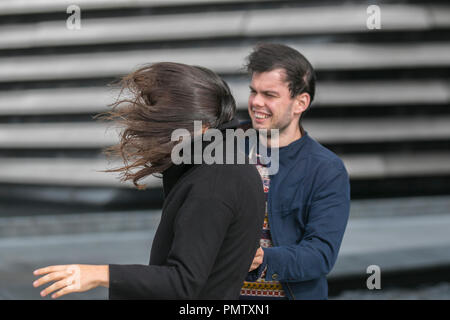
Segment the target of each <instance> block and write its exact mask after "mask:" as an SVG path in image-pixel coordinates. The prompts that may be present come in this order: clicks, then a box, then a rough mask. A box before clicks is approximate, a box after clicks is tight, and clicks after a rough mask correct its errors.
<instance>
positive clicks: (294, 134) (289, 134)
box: [267, 126, 304, 148]
mask: <svg viewBox="0 0 450 320" xmlns="http://www.w3.org/2000/svg"><path fill="white" fill-rule="evenodd" d="M303 135H304V130H303V127H302V126H295V128H293V129H291V130H289V128H286V129H285V130H283V131H280V132H279V139H278V146H277V147H278V148H281V147H285V146H287V145H289V144H291V143H292V142H294V141H296V140H298V139H300V138H301V137H303ZM267 140H268V141H267V146H268V147H271V146H272V142H271V138H270V137H268V139H267Z"/></svg>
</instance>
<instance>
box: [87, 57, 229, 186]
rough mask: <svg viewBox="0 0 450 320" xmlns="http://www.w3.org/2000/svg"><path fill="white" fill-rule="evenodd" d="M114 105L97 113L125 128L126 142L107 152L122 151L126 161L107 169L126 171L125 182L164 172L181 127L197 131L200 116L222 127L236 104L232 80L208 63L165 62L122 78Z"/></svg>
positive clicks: (208, 123)
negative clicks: (174, 136) (195, 123)
mask: <svg viewBox="0 0 450 320" xmlns="http://www.w3.org/2000/svg"><path fill="white" fill-rule="evenodd" d="M120 85H121V90H120V94H119V97H118V98H117V100H116V101H115V102H114V103H113V104H112V105H111V107H112V109H111V110H110V111H108V112H104V113H101V114H99V115H97V116H95V118H100V119H101V120H107V121H112V122H113V123H114V124H116V125H118V126H119V127H120V128H122V129H123V130H122V131H121V134H120V142H119V144H117V145H114V146H111V147H108V148H106V149H105V150H104V153H105V154H107V155H110V156H111V155H112V156H119V157H121V158H122V160H123V161H124V166H122V167H120V168H117V169H110V170H104V171H103V172H120V173H121V174H122V177H121V181H127V180H132V181H133V184H134V185H135V186H136V187H137V188H138V189H145V185H139V184H138V181H139V180H140V179H142V178H144V177H146V176H148V175H151V174H154V173H162V172H163V171H164V170H166V169H167V168H169V167H170V166H171V165H172V161H171V152H172V148H173V147H174V146H175V145H176V144H177V143H179V142H180V141H171V136H172V132H173V131H174V130H175V129H187V130H188V131H189V132H190V133H191V135H193V134H194V132H193V130H194V121H195V120H197V121H202V124H203V125H204V126H206V127H208V128H216V127H218V126H219V125H221V124H222V123H225V122H227V121H230V120H231V119H232V118H233V117H234V115H235V112H236V104H235V101H234V98H233V96H232V95H231V92H230V89H229V87H228V85H227V84H226V83H225V82H224V81H223V80H222V79H221V78H220V77H219V76H218V75H217V74H215V73H214V72H212V71H211V70H208V69H206V68H203V67H198V66H190V65H185V64H181V63H173V62H160V63H155V64H151V65H148V66H145V67H143V68H140V69H138V70H136V71H134V72H132V73H130V74H129V75H127V76H125V77H123V78H122V80H121V81H120Z"/></svg>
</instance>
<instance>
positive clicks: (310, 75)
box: [246, 43, 316, 103]
mask: <svg viewBox="0 0 450 320" xmlns="http://www.w3.org/2000/svg"><path fill="white" fill-rule="evenodd" d="M246 68H247V71H248V72H249V73H250V74H253V73H255V72H257V73H260V72H268V71H272V70H275V69H283V70H284V71H285V72H286V82H287V83H288V87H289V91H290V93H291V97H292V98H294V97H296V96H297V95H299V94H301V93H304V92H306V93H308V94H309V95H310V97H311V102H312V101H313V99H314V93H315V91H316V74H315V72H314V69H313V67H312V65H311V64H310V63H309V61H308V60H306V58H305V57H304V56H303V55H302V54H301V53H300V52H298V51H297V50H295V49H292V48H291V47H288V46H286V45H283V44H275V43H261V44H258V45H257V46H256V47H255V48H254V50H253V52H252V53H251V54H250V55H249V56H248V57H247V64H246ZM311 102H310V103H311Z"/></svg>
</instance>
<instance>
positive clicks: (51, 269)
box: [33, 265, 68, 276]
mask: <svg viewBox="0 0 450 320" xmlns="http://www.w3.org/2000/svg"><path fill="white" fill-rule="evenodd" d="M67 267H68V266H67V265H59V266H48V267H45V268H40V269H36V270H34V271H33V274H34V275H35V276H40V275H43V274H47V273H50V272H55V271H62V270H66V268H67Z"/></svg>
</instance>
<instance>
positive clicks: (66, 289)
mask: <svg viewBox="0 0 450 320" xmlns="http://www.w3.org/2000/svg"><path fill="white" fill-rule="evenodd" d="M71 292H74V291H73V288H72V286H67V287H64V288H62V289H61V290H59V291H58V292H55V293H54V294H52V298H53V299H55V298H59V297H61V296H64V295H66V294H68V293H71Z"/></svg>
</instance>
